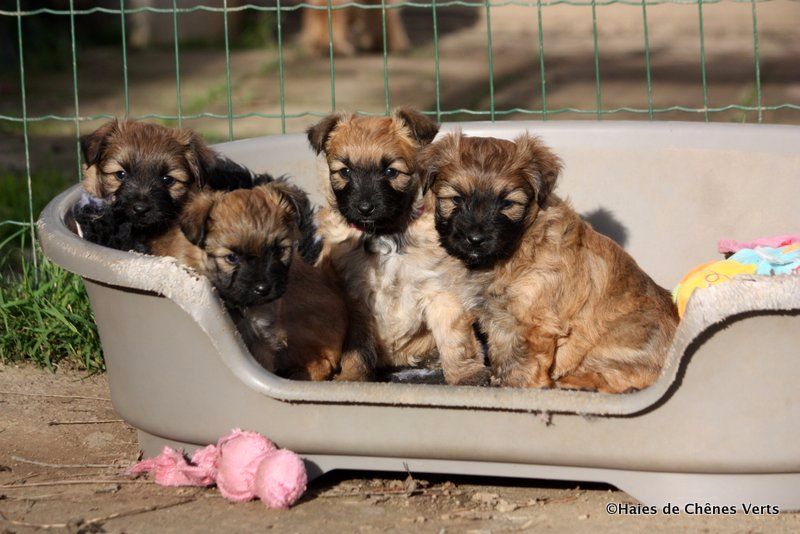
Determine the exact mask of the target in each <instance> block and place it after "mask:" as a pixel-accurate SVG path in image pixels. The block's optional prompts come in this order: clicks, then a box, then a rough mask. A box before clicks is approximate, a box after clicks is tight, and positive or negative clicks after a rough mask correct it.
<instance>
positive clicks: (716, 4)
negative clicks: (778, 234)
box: [0, 0, 800, 367]
mask: <svg viewBox="0 0 800 534" xmlns="http://www.w3.org/2000/svg"><path fill="white" fill-rule="evenodd" d="M383 1H384V3H383V4H381V2H375V0H370V1H369V2H366V1H365V3H361V4H342V0H333V1H332V2H331V1H330V0H313V1H312V2H311V3H303V4H300V3H297V2H296V1H288V0H287V1H285V2H280V1H278V0H253V1H251V2H244V1H241V0H228V1H226V0H205V1H202V2H190V1H188V0H100V1H94V2H92V1H88V0H70V1H65V0H3V1H2V2H0V263H2V265H0V272H2V273H3V281H2V283H0V290H2V291H0V319H2V320H3V321H5V327H6V328H5V333H4V334H2V333H0V358H2V359H4V360H5V359H8V358H13V357H17V356H18V353H19V352H20V351H30V350H34V349H31V347H36V346H39V347H40V348H41V347H42V346H43V345H42V343H43V341H42V340H43V339H45V338H44V337H42V336H43V335H45V334H41V333H40V334H35V333H32V334H31V336H33V337H32V338H31V339H32V340H33V341H31V344H29V345H24V346H23V345H19V344H17V345H13V346H12V345H9V344H8V343H11V342H10V341H9V340H10V339H12V337H14V338H18V337H19V335H15V336H12V334H11V332H12V331H14V330H15V329H16V331H17V332H18V331H19V328H27V326H26V325H27V322H26V321H33V320H34V319H32V318H33V317H38V316H36V314H37V313H39V314H40V311H39V310H29V314H28V315H24V314H23V315H24V316H23V317H22V318H20V317H17V315H19V314H20V313H21V312H20V309H19V307H20V306H21V304H20V303H21V302H29V301H30V300H31V298H32V297H31V295H34V296H35V295H40V296H41V295H45V294H46V292H45V291H43V290H41V291H40V290H39V288H40V284H41V281H40V280H39V276H38V273H39V272H40V271H41V270H42V265H45V266H47V263H46V262H45V261H44V260H43V259H42V258H40V257H39V256H38V255H37V253H36V248H35V246H31V243H32V242H34V240H35V234H34V231H33V229H32V228H30V227H27V226H25V225H26V224H29V223H30V222H32V221H34V220H35V219H36V217H37V216H38V213H39V211H40V210H41V208H42V207H43V206H44V205H45V203H46V202H47V201H49V200H50V199H51V198H52V197H53V196H54V195H55V194H57V193H58V192H60V191H61V190H63V189H64V188H65V187H67V186H68V185H70V184H73V183H75V182H76V181H77V180H78V178H79V168H80V167H79V157H78V156H79V150H78V142H77V140H78V137H79V136H80V135H81V134H84V133H88V132H90V131H92V130H93V129H94V128H96V127H97V126H98V125H99V124H100V123H101V122H102V121H103V120H106V119H107V118H109V117H112V116H125V115H127V116H129V117H132V118H147V119H148V120H152V121H156V122H160V123H162V124H165V125H174V126H177V125H182V126H185V127H191V128H194V129H197V130H198V131H199V132H201V133H202V134H203V135H204V136H206V137H207V139H208V140H209V141H211V142H218V141H224V140H228V139H241V138H246V137H252V136H259V135H268V134H277V133H281V132H300V131H302V130H303V129H304V128H305V127H306V126H307V125H309V124H311V123H312V122H314V121H316V120H318V117H320V116H323V115H325V114H326V113H329V112H330V111H331V110H333V109H339V110H349V111H362V112H366V113H376V114H381V113H386V112H387V110H388V109H391V108H392V107H395V106H398V105H411V106H415V107H417V108H420V109H422V110H424V111H426V112H429V113H431V115H432V116H435V117H437V118H439V119H441V120H443V121H460V120H519V119H530V120H565V119H581V120H688V121H712V122H748V123H754V122H766V123H785V124H797V123H800V38H798V37H800V35H799V33H798V32H800V30H799V29H798V23H799V22H800V2H798V1H796V0H759V1H756V0H743V1H742V0H737V1H734V0H715V1H711V0H709V1H702V0H597V1H591V0H548V1H543V0H524V1H517V0H491V1H489V0H486V1H485V2H473V1H462V0H442V1H431V0H424V1H418V2H416V1H415V2H412V3H401V4H398V3H392V2H388V0H383ZM309 12H313V14H315V15H313V16H316V17H317V18H316V20H317V23H318V24H317V25H316V26H313V25H312V24H311V23H310V22H309V18H310V17H311V16H312V15H309ZM365 13H370V14H371V15H372V17H371V18H364V17H361V18H359V16H358V15H363V14H365ZM398 15H399V19H400V21H401V23H402V25H401V26H402V28H404V31H405V32H406V33H407V36H408V41H409V43H410V47H409V48H408V49H407V50H404V51H396V50H394V49H392V47H391V46H390V45H389V42H390V40H391V39H388V40H387V33H389V32H392V31H396V27H395V26H393V25H392V24H391V19H392V17H396V16H398ZM319 17H322V18H319ZM341 18H344V19H346V20H345V24H344V25H343V26H339V25H337V24H336V23H335V22H334V21H335V20H340V19H341ZM334 27H335V28H337V30H336V31H337V32H339V34H336V35H334V37H336V38H337V39H343V40H344V41H346V42H350V43H355V45H358V43H360V42H362V41H363V38H364V35H365V34H368V33H370V32H373V33H375V32H377V35H378V37H379V39H378V42H377V43H372V46H366V47H362V49H359V47H358V46H355V47H354V49H353V50H347V49H346V47H343V46H339V45H338V44H337V45H335V46H334V45H333V41H334V40H337V39H329V37H330V36H329V35H328V29H329V28H334ZM342 28H343V29H342ZM342 32H343V33H345V34H346V35H341V33H342ZM304 36H305V38H306V40H305V41H304V40H303V37H304ZM309 38H316V39H317V40H318V41H319V42H322V43H323V44H325V43H327V44H328V45H326V46H322V47H318V48H316V49H309V47H307V46H303V45H302V42H307V40H308V39H309ZM337 43H338V41H337ZM384 45H385V46H384ZM273 171H274V172H280V169H274V170H273ZM40 264H42V265H40ZM48 268H52V269H54V271H53V272H54V273H58V276H62V273H60V272H58V271H57V269H55V267H52V266H50V267H48ZM31 273H36V276H35V277H32V275H31ZM54 276H55V275H54ZM63 276H64V277H65V278H63V279H59V280H61V281H60V282H58V283H55V282H54V283H53V284H51V287H54V286H63V285H65V284H66V285H69V284H73V283H74V284H75V287H76V288H78V289H76V291H80V283H79V282H73V281H71V279H70V278H69V276H68V275H66V274H64V275H63ZM20 277H23V279H26V280H28V281H27V282H25V283H27V284H29V285H28V286H24V287H23V286H20V282H19V280H20ZM25 277H27V278H25ZM42 278H45V279H46V278H47V277H46V276H43V277H42ZM23 285H24V284H23ZM37 291H38V293H37ZM62 297H64V295H62ZM54 298H55V297H54ZM65 298H66V297H65ZM70 298H71V297H70ZM81 298H83V297H81ZM54 302H58V301H57V300H56V301H54ZM79 302H81V303H82V302H83V301H81V300H80V299H78V300H76V301H75V306H76V307H78V306H79V304H78V303H79ZM9 303H11V304H9ZM82 305H83V304H80V306H82ZM53 309H56V310H68V311H70V313H72V311H71V309H70V308H68V307H66V305H64V303H63V302H61V303H57V304H56V305H53ZM81 309H83V308H81ZM84 311H85V313H89V312H88V307H87V308H86V310H84ZM26 313H28V312H26ZM80 313H84V312H82V311H80V310H79V311H78V312H75V313H74V315H75V317H79V316H80ZM14 314H17V315H14ZM9 318H11V319H9ZM58 320H60V319H58ZM75 320H77V319H76V318H73V317H66V318H65V320H64V321H63V322H64V323H65V324H73V326H74V321H75ZM9 321H11V322H9ZM36 321H40V322H41V321H43V319H41V318H38V319H36ZM89 324H91V322H90V323H89ZM15 325H17V326H15ZM64 328H65V329H66V330H65V332H73V330H74V332H73V334H76V335H77V332H78V331H79V330H81V329H80V328H73V330H70V329H69V328H68V327H67V326H64ZM51 334H52V333H50V332H48V333H47V335H51ZM4 335H5V336H6V338H5V339H6V341H5V342H4V341H3V338H2V336H4ZM36 335H39V337H38V338H37V337H36ZM4 343H6V344H5V345H4ZM15 343H16V342H15ZM36 343H39V345H36ZM87 343H88V342H87ZM9 347H11V348H9ZM42 350H44V349H42ZM48 350H49V349H48ZM58 350H60V351H62V352H64V351H66V352H65V353H70V351H72V352H71V353H75V352H76V350H77V351H78V352H80V353H81V354H83V353H86V352H89V351H92V350H97V351H99V348H97V347H96V346H95V345H92V344H91V343H89V344H88V345H86V346H85V347H84V348H83V349H75V348H74V347H73V348H70V347H69V346H65V348H63V350H62V349H58ZM56 352H58V351H56ZM59 354H61V352H58V354H56V353H54V354H53V355H52V358H53V359H57V358H59V357H61V356H59ZM85 357H86V354H84V359H85ZM47 358H48V359H47V361H46V362H45V363H46V364H47V365H50V359H49V358H50V356H48V357H47ZM78 360H79V361H80V360H81V359H80V358H78ZM85 361H86V362H88V360H85ZM92 365H94V364H92ZM98 365H101V363H100V364H98ZM87 366H89V365H88V364H87ZM89 367H91V366H89Z"/></svg>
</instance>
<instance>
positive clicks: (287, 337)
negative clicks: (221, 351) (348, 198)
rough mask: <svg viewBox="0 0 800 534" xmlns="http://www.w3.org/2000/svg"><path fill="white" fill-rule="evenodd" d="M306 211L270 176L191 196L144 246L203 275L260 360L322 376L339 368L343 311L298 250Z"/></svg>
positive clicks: (303, 201)
mask: <svg viewBox="0 0 800 534" xmlns="http://www.w3.org/2000/svg"><path fill="white" fill-rule="evenodd" d="M312 217H313V212H312V209H311V205H310V203H309V201H308V197H307V196H306V195H305V193H303V192H302V191H301V190H300V189H298V188H297V187H294V186H292V185H291V184H289V183H287V182H286V181H285V180H283V179H277V180H274V181H273V182H271V183H264V184H261V185H257V186H256V187H254V188H253V189H250V190H246V189H239V190H236V191H232V192H227V193H225V192H202V193H199V194H197V195H196V196H195V197H194V198H193V199H192V200H191V201H190V202H189V203H188V204H187V205H186V207H185V208H184V210H183V213H182V214H181V217H180V223H179V225H176V226H174V227H173V228H171V229H170V230H169V231H168V232H167V233H166V234H164V235H162V236H159V237H158V238H155V239H153V240H152V241H151V242H150V243H149V244H150V247H151V248H152V251H153V253H154V254H156V255H160V256H174V257H176V258H177V259H178V260H179V261H180V262H181V263H183V264H185V265H187V266H189V267H192V268H193V269H194V270H195V271H197V272H198V273H200V274H202V275H204V276H206V277H208V278H209V280H210V281H211V283H212V284H213V285H214V286H215V287H216V289H217V291H218V292H219V295H220V297H221V298H222V299H223V301H224V302H225V304H226V306H227V307H228V309H229V311H230V312H231V315H232V316H233V318H234V321H235V322H236V325H237V327H238V329H239V331H240V332H241V333H242V336H243V337H244V340H245V343H246V344H247V346H248V348H249V349H250V351H251V353H252V354H253V356H254V357H255V358H256V360H258V361H259V363H261V365H262V366H264V367H265V368H266V369H268V370H270V371H272V372H278V373H280V374H283V375H284V376H288V377H290V378H295V379H306V380H326V379H328V378H330V377H331V376H332V375H333V373H334V371H335V370H337V369H338V367H339V358H340V355H341V350H342V344H343V342H344V336H345V332H346V330H347V310H346V308H345V305H344V301H343V298H342V296H341V295H340V292H339V289H338V287H337V286H336V285H335V282H334V279H333V277H332V276H330V275H328V274H327V273H326V272H324V270H323V269H322V268H315V267H313V266H312V265H310V264H309V263H308V262H306V261H305V260H304V259H303V258H301V257H300V255H299V253H298V246H299V243H300V242H301V241H302V239H303V236H302V232H303V231H304V230H303V229H306V230H307V229H308V228H310V226H309V224H308V223H307V220H309V219H311V218H312Z"/></svg>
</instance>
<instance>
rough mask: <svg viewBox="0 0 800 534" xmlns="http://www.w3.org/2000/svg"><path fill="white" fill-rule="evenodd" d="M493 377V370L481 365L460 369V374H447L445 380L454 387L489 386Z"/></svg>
mask: <svg viewBox="0 0 800 534" xmlns="http://www.w3.org/2000/svg"><path fill="white" fill-rule="evenodd" d="M491 376H492V372H491V370H490V369H489V368H488V367H484V366H482V365H481V366H475V367H472V368H470V369H460V370H459V372H458V373H446V374H445V379H446V380H447V383H448V384H450V385H453V386H488V385H489V379H490V378H491Z"/></svg>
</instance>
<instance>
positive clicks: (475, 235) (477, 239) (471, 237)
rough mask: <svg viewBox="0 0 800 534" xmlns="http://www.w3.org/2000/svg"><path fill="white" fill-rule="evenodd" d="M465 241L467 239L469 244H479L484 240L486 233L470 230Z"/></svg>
mask: <svg viewBox="0 0 800 534" xmlns="http://www.w3.org/2000/svg"><path fill="white" fill-rule="evenodd" d="M467 241H469V244H470V245H480V244H481V243H483V242H484V241H486V235H485V234H483V233H482V232H471V233H469V234H467Z"/></svg>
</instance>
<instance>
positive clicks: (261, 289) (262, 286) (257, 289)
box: [253, 282, 269, 297]
mask: <svg viewBox="0 0 800 534" xmlns="http://www.w3.org/2000/svg"><path fill="white" fill-rule="evenodd" d="M253 293H255V294H257V295H261V296H262V297H263V296H264V295H266V294H267V293H269V284H266V283H264V282H261V283H259V284H256V285H254V286H253Z"/></svg>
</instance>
